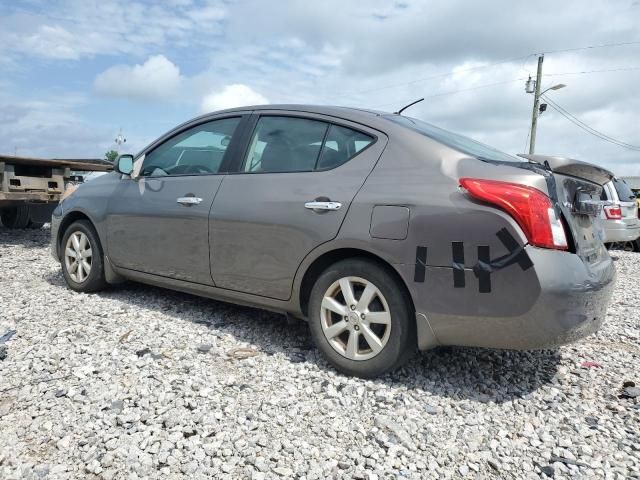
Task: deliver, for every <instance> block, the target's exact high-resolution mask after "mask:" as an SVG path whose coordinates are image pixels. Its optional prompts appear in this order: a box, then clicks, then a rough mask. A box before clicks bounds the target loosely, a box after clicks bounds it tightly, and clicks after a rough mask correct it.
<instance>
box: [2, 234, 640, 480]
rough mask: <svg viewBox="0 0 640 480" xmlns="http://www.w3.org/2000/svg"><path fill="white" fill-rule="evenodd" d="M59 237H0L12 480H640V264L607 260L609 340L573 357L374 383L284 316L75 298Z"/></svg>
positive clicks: (169, 299)
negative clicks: (612, 270)
mask: <svg viewBox="0 0 640 480" xmlns="http://www.w3.org/2000/svg"><path fill="white" fill-rule="evenodd" d="M48 235H49V232H48V230H47V229H46V228H45V229H43V230H39V231H20V232H9V231H7V230H2V229H0V335H2V334H3V333H4V332H5V331H7V330H9V329H15V330H16V334H15V335H14V336H13V338H11V339H10V340H8V341H7V342H6V343H5V347H6V350H5V354H6V358H5V359H4V360H2V361H0V380H1V382H0V478H21V479H23V478H41V477H48V478H107V479H109V478H143V477H150V478H160V477H163V478H166V477H181V476H185V477H186V476H188V477H191V478H211V477H215V478H229V479H231V478H233V479H236V478H255V479H259V478H280V477H292V478H309V479H311V478H356V479H358V478H360V479H376V478H379V479H382V478H517V479H521V478H526V479H528V478H531V479H533V478H545V476H550V477H554V478H615V479H622V478H640V439H639V437H638V429H639V426H640V397H636V398H625V397H624V395H622V391H623V390H622V386H623V382H625V381H626V382H629V381H634V382H636V383H637V384H638V386H639V387H640V368H638V363H639V362H640V341H639V340H640V309H639V308H638V307H639V306H640V284H639V283H638V278H639V277H638V271H639V269H640V254H634V253H625V252H618V251H616V252H612V255H614V256H615V257H617V262H616V264H617V268H618V283H617V289H616V292H615V297H614V302H613V304H612V305H611V307H610V309H609V315H608V318H607V322H606V324H605V326H604V327H603V329H602V331H601V332H600V333H598V334H597V335H594V336H592V337H589V338H588V339H586V340H584V341H582V342H581V343H579V344H576V345H571V346H566V347H563V348H560V349H559V350H557V351H549V350H548V351H541V352H507V351H492V350H480V349H463V348H453V349H439V350H436V351H431V352H426V353H423V354H421V355H419V356H417V357H416V358H415V359H414V360H413V361H412V362H410V364H409V365H407V366H406V367H405V368H403V369H402V370H400V371H399V372H396V373H394V374H392V375H388V376H386V377H384V378H382V379H380V380H376V381H364V380H360V379H355V378H347V377H344V376H341V375H339V374H337V373H336V372H335V371H333V370H332V369H331V368H330V367H329V366H328V365H327V364H326V363H325V362H324V361H323V360H322V359H321V358H319V356H318V354H317V352H316V351H315V350H314V349H313V348H312V346H311V343H310V339H309V334H308V329H307V326H306V324H304V323H296V324H293V325H290V324H287V322H286V321H285V319H284V318H283V317H282V316H279V315H274V314H271V313H267V312H262V311H258V310H253V309H248V308H240V307H236V306H232V305H229V304H224V303H220V302H215V301H212V300H206V299H201V298H197V297H193V296H189V295H186V294H181V293H174V292H170V291H165V290H161V289H158V288H152V287H147V286H143V285H137V284H125V285H123V286H120V287H118V288H112V289H110V290H108V291H106V292H103V293H100V294H94V295H85V294H78V293H74V292H72V291H71V290H68V289H67V288H65V285H64V281H63V278H62V275H61V273H60V268H59V266H58V265H57V264H56V263H55V262H54V260H53V259H52V258H51V256H50V255H49V252H48V240H49V239H48ZM247 348H248V349H249V350H242V349H247ZM238 349H241V350H238ZM251 353H255V355H254V356H249V354H251ZM243 357H248V358H243ZM584 362H595V363H584ZM627 386H630V384H627ZM626 392H627V394H629V395H634V394H636V393H638V392H637V391H636V390H634V389H633V388H627V390H626Z"/></svg>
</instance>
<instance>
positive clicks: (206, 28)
mask: <svg viewBox="0 0 640 480" xmlns="http://www.w3.org/2000/svg"><path fill="white" fill-rule="evenodd" d="M639 26H640V0H590V1H589V2H585V1H582V0H580V1H574V0H567V1H563V2H558V1H544V0H543V1H535V2H514V1H513V0H487V1H484V2H469V1H468V0H447V1H444V0H443V1H414V0H398V1H394V0H384V1H381V0H368V1H366V2H365V1H345V0H322V1H319V2H309V1H303V0H278V1H277V2H276V1H264V0H262V1H260V0H246V1H240V0H238V1H234V0H210V1H209V0H166V1H164V2H159V1H144V0H101V1H91V0H23V1H15V2H9V1H6V0H2V1H1V3H0V153H5V154H17V155H23V156H28V155H33V156H42V157H54V158H55V157H57V158H72V157H78V158H83V157H84V158H100V157H103V156H104V153H105V152H106V151H107V150H110V149H112V148H114V147H116V145H115V143H114V139H115V138H116V136H117V135H118V133H119V132H120V131H122V133H123V135H124V137H125V138H126V139H127V143H126V144H125V145H123V146H122V147H121V148H120V151H121V153H135V152H137V151H138V150H140V149H141V148H143V147H144V146H145V145H147V144H148V143H150V142H151V141H152V140H154V139H155V138H157V137H158V136H160V135H161V134H163V133H164V132H166V131H168V130H170V129H171V128H173V127H174V126H176V125H178V124H180V123H182V122H183V121H185V120H188V119H190V118H192V117H194V116H196V115H199V114H201V113H203V112H210V111H215V110H218V109H222V108H228V107H235V106H242V105H251V104H262V103H313V104H324V105H343V106H352V107H359V108H371V109H376V110H385V111H395V110H397V109H399V108H401V107H402V106H403V105H405V104H407V103H409V102H411V101H413V100H415V99H418V98H421V97H425V101H424V102H422V103H420V104H417V105H416V106H414V107H411V108H410V109H409V110H407V111H406V112H405V114H406V115H408V116H413V117H416V118H420V119H422V120H425V121H427V122H430V123H433V124H435V125H438V126H440V127H443V128H446V129H449V130H452V131H455V132H458V133H462V134H465V135H468V136H471V137H473V138H475V139H477V140H480V141H482V142H485V143H488V144H490V145H492V146H495V147H497V148H500V149H502V150H504V151H506V152H508V153H512V154H516V153H523V152H526V151H527V149H528V143H527V138H528V132H529V125H530V121H531V110H532V103H533V97H532V95H530V94H527V93H526V92H525V88H524V87H525V81H526V79H527V78H528V77H529V75H531V76H534V77H535V71H536V62H537V54H539V53H545V57H544V64H543V66H544V70H543V72H544V77H543V81H542V88H543V89H545V88H547V87H550V86H553V85H555V84H557V83H563V84H566V87H565V88H562V89H560V90H555V91H554V90H551V91H549V92H548V97H549V98H550V99H551V101H552V102H554V104H555V105H557V106H558V107H559V108H561V109H562V111H563V112H568V113H569V114H570V115H571V116H572V117H570V118H575V119H577V120H578V121H579V122H582V125H583V126H584V125H587V126H588V127H590V128H591V129H595V130H596V131H597V132H599V133H601V134H604V135H605V136H606V138H607V139H611V138H613V139H615V140H616V141H618V142H621V143H624V144H626V145H628V146H632V147H633V146H635V147H636V148H635V149H634V148H628V147H624V146H620V145H618V144H614V143H611V142H610V141H605V140H603V139H602V138H601V135H594V134H593V131H592V133H588V132H587V131H585V130H584V128H580V127H578V126H577V125H575V123H573V122H571V121H570V120H568V119H567V118H566V115H567V114H563V113H562V112H559V111H557V110H555V109H554V108H552V107H551V106H549V108H548V109H547V111H546V112H544V113H543V114H542V115H541V116H540V118H539V122H538V134H537V143H536V153H541V154H557V155H563V156H569V157H573V158H577V159H580V160H585V161H588V162H592V163H596V164H598V165H602V166H604V167H606V168H609V169H611V170H613V171H614V172H615V173H616V174H618V175H640V95H639V92H640V27H639ZM587 72H588V73H587Z"/></svg>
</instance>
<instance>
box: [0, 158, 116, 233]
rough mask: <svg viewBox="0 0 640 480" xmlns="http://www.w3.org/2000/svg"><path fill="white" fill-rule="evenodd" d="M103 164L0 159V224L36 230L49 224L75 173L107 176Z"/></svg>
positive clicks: (108, 167)
mask: <svg viewBox="0 0 640 480" xmlns="http://www.w3.org/2000/svg"><path fill="white" fill-rule="evenodd" d="M112 168H113V166H112V164H111V163H110V162H108V161H106V160H93V159H46V158H30V157H15V156H10V155H0V221H1V222H2V225H4V227H6V228H28V227H33V228H38V227H41V226H42V225H43V224H44V223H47V222H49V221H50V220H51V213H52V212H53V210H54V209H55V208H56V206H57V205H58V203H59V202H60V200H61V198H62V196H63V194H64V191H65V189H66V187H67V185H68V184H69V183H77V182H81V181H82V175H81V174H80V175H78V173H77V172H96V171H97V172H107V171H110V170H112Z"/></svg>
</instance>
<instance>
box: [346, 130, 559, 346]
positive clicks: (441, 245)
mask: <svg viewBox="0 0 640 480" xmlns="http://www.w3.org/2000/svg"><path fill="white" fill-rule="evenodd" d="M460 177H475V178H489V179H498V180H503V181H514V182H517V183H522V184H526V185H530V186H533V187H536V188H538V189H540V190H542V191H545V192H546V182H545V180H544V178H543V177H542V176H541V175H538V174H536V173H533V172H530V171H527V170H521V169H516V168H513V167H509V166H504V165H494V164H490V163H486V162H482V161H479V160H477V159H474V158H469V157H467V156H465V155H464V154H462V153H460V152H457V151H455V150H452V149H449V148H447V147H445V146H443V145H440V144H439V143H436V142H434V141H431V140H429V139H426V138H424V137H422V136H420V137H419V138H416V136H415V135H414V134H413V132H398V133H397V134H394V135H391V136H390V140H389V144H388V146H387V148H386V150H385V152H384V154H383V156H382V158H381V159H380V161H379V162H378V164H377V166H376V168H375V169H374V171H373V172H372V174H371V175H370V176H369V178H368V179H367V182H366V183H365V185H364V186H363V188H362V189H361V190H360V192H359V193H358V195H357V196H356V198H355V199H354V202H353V203H352V205H351V207H350V209H349V212H348V215H347V217H346V219H345V222H344V224H343V227H342V229H341V231H340V234H339V236H338V238H337V239H336V241H335V242H336V244H337V245H349V246H353V247H358V246H360V247H361V248H363V249H366V250H368V251H370V252H371V253H374V254H376V255H378V256H380V257H381V258H383V259H385V260H386V261H388V262H389V263H390V264H392V265H393V267H394V268H395V269H396V271H397V272H398V273H399V274H400V275H401V276H402V278H403V280H404V281H405V283H406V285H407V287H408V289H409V292H410V294H411V297H412V299H413V302H414V306H415V308H416V311H417V312H418V313H425V314H426V315H427V317H430V316H431V317H441V318H445V317H447V316H450V315H457V316H476V315H485V316H497V317H500V316H503V317H512V316H514V315H519V314H521V313H524V312H526V311H528V310H529V309H530V308H531V306H532V305H533V304H534V303H535V302H536V300H537V299H538V297H539V294H540V283H539V280H538V277H537V275H536V271H535V268H533V267H532V266H528V267H526V268H524V267H522V266H520V264H518V263H514V264H512V265H508V266H506V267H505V268H502V269H496V270H495V271H494V272H492V273H490V275H486V274H485V273H482V272H481V271H480V269H479V259H481V258H483V255H486V254H487V253H488V255H489V259H490V260H496V259H499V258H501V257H505V256H508V255H509V254H510V253H511V252H512V249H513V248H514V247H513V245H512V246H510V247H509V248H507V246H506V245H505V244H504V243H503V241H501V240H500V238H499V236H498V235H497V234H498V232H500V231H501V230H504V231H505V232H506V233H507V236H508V237H510V238H511V239H512V240H513V242H514V244H515V249H516V250H520V249H521V248H522V247H523V246H524V245H525V244H526V238H525V237H524V235H523V233H522V231H521V229H520V228H519V226H518V225H517V224H516V223H515V221H514V220H513V219H512V218H511V217H509V216H508V215H507V214H505V213H503V212H502V211H500V210H498V209H495V208H491V207H487V206H485V205H481V204H479V203H477V202H475V201H473V200H471V199H470V198H469V197H468V196H467V195H466V194H465V193H463V192H461V191H460V190H459V188H458V179H459V178H460ZM379 205H393V206H403V207H406V208H408V209H409V211H410V214H409V217H410V218H409V227H408V232H407V235H406V238H405V239H402V240H391V239H379V238H372V237H371V235H370V226H371V225H370V222H371V216H372V211H373V209H374V207H375V206H379ZM454 243H458V245H457V246H456V247H454ZM454 248H460V249H461V251H462V252H463V257H464V258H463V259H462V258H461V257H458V258H455V259H454V255H453V250H454ZM425 249H426V250H425ZM425 251H426V257H422V256H421V255H423V254H424V253H425ZM516 253H517V252H516ZM454 265H455V266H456V268H454ZM454 270H458V272H459V273H457V274H454ZM455 277H457V281H456V280H455ZM487 277H490V278H487ZM481 283H482V286H481ZM487 284H488V286H487ZM436 334H437V332H436Z"/></svg>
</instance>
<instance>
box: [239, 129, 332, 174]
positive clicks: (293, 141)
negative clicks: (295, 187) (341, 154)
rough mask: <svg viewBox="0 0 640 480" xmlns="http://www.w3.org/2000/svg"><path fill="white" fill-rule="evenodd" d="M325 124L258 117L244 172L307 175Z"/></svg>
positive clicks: (318, 147)
mask: <svg viewBox="0 0 640 480" xmlns="http://www.w3.org/2000/svg"><path fill="white" fill-rule="evenodd" d="M328 127H329V125H328V124H326V123H325V122H318V121H316V120H309V119H306V118H295V117H261V118H260V120H258V125H257V126H256V130H255V132H254V133H253V138H252V139H251V144H250V148H249V152H248V153H247V158H246V159H245V164H244V171H245V172H265V173H266V172H309V171H312V170H313V169H314V167H315V164H316V160H317V158H318V154H319V153H320V150H321V147H322V141H323V139H324V136H325V133H326V131H327V128H328Z"/></svg>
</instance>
